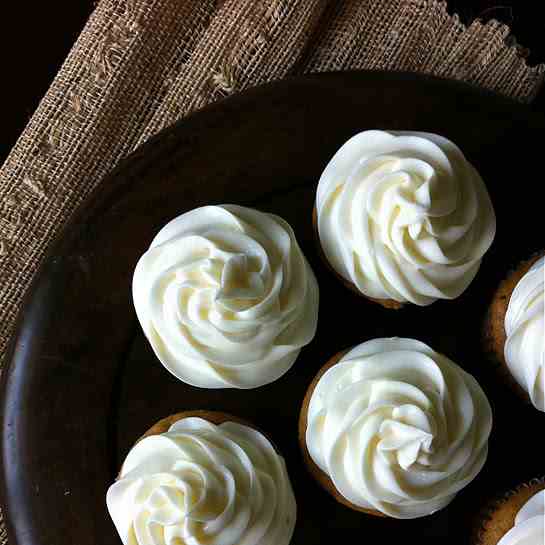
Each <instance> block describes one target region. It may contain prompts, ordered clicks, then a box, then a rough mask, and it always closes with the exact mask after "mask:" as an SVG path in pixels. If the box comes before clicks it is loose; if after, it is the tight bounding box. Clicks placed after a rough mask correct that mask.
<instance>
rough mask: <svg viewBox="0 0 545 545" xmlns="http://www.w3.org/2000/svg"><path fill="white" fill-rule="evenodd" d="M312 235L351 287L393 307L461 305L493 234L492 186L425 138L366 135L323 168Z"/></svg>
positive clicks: (437, 141) (448, 145)
mask: <svg viewBox="0 0 545 545" xmlns="http://www.w3.org/2000/svg"><path fill="white" fill-rule="evenodd" d="M314 217H315V222H314V223H315V230H316V234H317V238H318V240H319V243H320V247H321V251H322V253H323V256H324V258H325V261H326V262H327V264H328V265H329V266H330V267H331V268H332V269H333V271H334V272H335V274H336V276H337V277H338V278H340V279H341V280H342V282H343V283H344V284H348V285H349V286H350V287H351V288H352V289H354V290H355V291H356V292H358V293H360V294H361V295H364V296H365V297H367V298H369V299H371V300H372V301H375V302H378V303H380V304H381V305H383V306H385V307H387V308H400V307H401V306H402V305H403V304H406V303H413V304H415V305H420V306H425V305H429V304H431V303H433V302H434V301H436V300H437V299H454V298H455V297H458V296H459V295H460V294H461V293H462V292H463V291H464V290H465V289H466V288H467V287H468V285H469V284H470V283H471V281H472V280H473V278H474V276H475V275H476V274H477V271H478V269H479V266H480V263H481V258H482V257H483V255H484V254H485V252H486V251H487V250H488V248H489V247H490V245H491V244H492V241H493V239H494V235H495V232H496V219H495V215H494V210H493V207H492V203H491V201H490V198H489V196H488V192H487V190H486V187H485V184H484V182H483V180H482V179H481V177H480V175H479V174H478V172H477V171H476V169H475V168H474V167H473V166H472V165H471V164H470V163H469V162H468V161H467V160H466V158H465V157H464V155H463V154H462V152H461V151H460V150H459V149H458V147H457V146H456V145H455V144H453V143H452V142H451V141H450V140H447V139H446V138H444V137H442V136H439V135H436V134H431V133H423V132H407V131H389V132H386V131H379V130H370V131H364V132H361V133H359V134H357V135H355V136H354V137H352V138H351V139H350V140H348V141H347V142H346V143H345V144H344V145H343V146H342V147H341V148H340V149H339V150H338V151H337V153H336V154H335V155H334V156H333V158H332V159H331V161H330V162H329V164H328V165H327V166H326V168H325V170H324V172H323V173H322V176H321V177H320V181H319V183H318V189H317V193H316V203H315V211H314Z"/></svg>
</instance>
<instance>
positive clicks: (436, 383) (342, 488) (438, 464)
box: [299, 338, 492, 519]
mask: <svg viewBox="0 0 545 545" xmlns="http://www.w3.org/2000/svg"><path fill="white" fill-rule="evenodd" d="M491 426H492V414H491V410H490V405H489V403H488V400H487V399H486V396H485V394H484V393H483V391H482V390H481V388H480V386H479V385H478V384H477V382H476V381H475V379H474V378H473V377H472V376H471V375H469V374H467V373H466V372H465V371H463V370H462V369H461V368H460V367H458V366H457V365H456V364H455V363H453V362H452V361H450V360H449V359H448V358H446V357H445V356H443V355H441V354H438V353H437V352H435V351H434V350H432V349H431V348H430V347H429V346H427V345H425V344H424V343H421V342H419V341H416V340H413V339H402V338H390V339H374V340H371V341H367V342H364V343H363V344H360V345H359V346H357V347H355V348H352V349H351V350H350V351H348V352H346V353H342V352H341V353H340V354H338V355H337V356H335V357H333V358H332V359H331V360H330V361H329V362H328V363H327V364H326V365H325V366H324V367H323V368H322V370H321V371H320V372H319V373H318V375H317V376H316V378H315V379H314V381H313V382H312V383H311V385H310V387H309V389H308V391H307V394H306V396H305V399H304V402H303V407H302V410H301V415H300V420H299V441H300V446H301V449H302V452H303V456H304V459H305V462H306V464H307V467H308V469H309V471H310V473H311V474H312V475H313V477H314V478H315V479H316V480H317V481H318V483H319V484H320V485H321V486H322V487H323V488H324V489H325V490H327V492H329V493H330V494H332V495H333V496H334V497H335V498H336V499H337V501H339V502H340V503H342V504H344V505H346V506H348V507H350V508H352V509H354V510H357V511H361V512H364V513H367V514H371V515H377V516H386V517H393V518H399V519H412V518H418V517H423V516H426V515H430V514H431V513H434V512H435V511H438V510H439V509H443V508H444V507H445V506H447V505H448V504H449V503H450V502H451V500H452V499H453V498H454V497H455V495H456V494H457V493H458V492H459V491H460V490H461V489H462V488H464V487H465V486H466V485H467V484H469V483H470V482H471V481H472V480H473V479H474V478H475V477H476V475H477V474H478V473H479V471H480V470H481V468H482V466H483V464H484V463H485V460H486V457H487V453H488V436H489V434H490V430H491Z"/></svg>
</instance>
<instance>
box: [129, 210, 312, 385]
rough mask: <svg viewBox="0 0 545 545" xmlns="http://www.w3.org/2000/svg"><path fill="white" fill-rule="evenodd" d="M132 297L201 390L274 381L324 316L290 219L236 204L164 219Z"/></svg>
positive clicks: (160, 343)
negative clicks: (286, 219)
mask: <svg viewBox="0 0 545 545" xmlns="http://www.w3.org/2000/svg"><path fill="white" fill-rule="evenodd" d="M133 299H134V306H135V309H136V314H137V315H138V319H139V321H140V324H141V325H142V328H143V330H144V332H145V334H146V336H147V338H148V340H149V342H150V343H151V345H152V347H153V350H154V351H155V354H156V355H157V357H158V358H159V360H160V361H161V362H162V363H163V365H164V366H165V367H166V368H167V369H168V370H169V371H170V372H171V373H172V374H174V375H175V376H176V377H178V378H179V379H180V380H183V381H184V382H187V383H188V384H191V385H193V386H200V387H203V388H229V387H230V388H255V387H257V386H261V385H263V384H267V383H269V382H272V381H273V380H276V379H277V378H278V377H280V376H281V375H283V374H284V373H285V372H286V371H287V370H288V369H289V368H290V367H291V366H292V364H293V363H294V361H295V360H296V358H297V356H298V354H299V352H300V349H301V347H303V346H304V345H306V344H308V343H309V342H310V341H311V340H312V338H313V337H314V334H315V331H316V324H317V319H318V284H317V282H316V279H315V277H314V274H313V272H312V270H311V268H310V266H309V264H308V262H307V260H306V259H305V257H304V255H303V253H302V252H301V249H300V248H299V245H298V244H297V241H296V240H295V235H294V234H293V231H292V229H291V227H290V226H289V225H288V224H287V223H286V222H285V221H284V220H283V219H281V218H279V217H277V216H274V215H272V214H265V213H263V212H258V211H257V210H252V209H250V208H244V207H241V206H234V205H223V206H204V207H202V208H197V209H195V210H192V211H191V212H187V213H185V214H182V215H181V216H179V217H178V218H176V219H174V220H173V221H171V222H170V223H168V224H167V225H166V226H165V227H163V229H161V231H160V232H159V233H158V235H157V236H156V237H155V239H154V240H153V242H152V243H151V247H150V249H149V250H148V251H147V252H146V253H145V254H144V255H143V256H142V257H141V258H140V261H139V262H138V264H137V266H136V269H135V271H134V278H133Z"/></svg>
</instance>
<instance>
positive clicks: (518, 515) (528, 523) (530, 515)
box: [473, 478, 545, 545]
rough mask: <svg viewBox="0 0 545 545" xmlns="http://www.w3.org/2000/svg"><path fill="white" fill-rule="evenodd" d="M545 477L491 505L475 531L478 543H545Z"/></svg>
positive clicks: (475, 541) (475, 539) (528, 544)
mask: <svg viewBox="0 0 545 545" xmlns="http://www.w3.org/2000/svg"><path fill="white" fill-rule="evenodd" d="M544 527H545V480H544V479H543V478H541V479H534V480H532V481H530V482H529V483H525V484H522V485H520V486H519V487H517V488H516V489H515V490H512V491H510V492H508V493H507V494H505V495H504V496H503V497H502V498H501V499H499V500H495V501H493V502H491V504H490V505H488V506H487V507H486V508H485V510H484V513H483V514H482V515H481V520H480V522H479V525H478V527H477V530H476V532H475V537H474V539H473V544H474V545H543V543H545V534H544Z"/></svg>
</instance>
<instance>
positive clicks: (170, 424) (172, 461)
mask: <svg viewBox="0 0 545 545" xmlns="http://www.w3.org/2000/svg"><path fill="white" fill-rule="evenodd" d="M106 503H107V507H108V511H109V513H110V516H111V517H112V520H113V522H114V524H115V527H116V529H117V532H118V533H119V536H120V538H121V541H122V542H123V544H124V545H169V544H174V543H178V542H179V543H188V544H189V543H195V544H196V543H221V544H223V545H240V544H242V543H244V544H247V545H288V543H289V542H290V540H291V536H292V534H293V530H294V527H295V519H296V504H295V498H294V495H293V490H292V487H291V483H290V480H289V477H288V474H287V471H286V464H285V463H284V459H283V458H282V457H281V456H280V455H279V454H278V453H277V452H276V450H275V448H274V447H273V445H272V444H271V443H270V442H269V440H268V439H267V438H266V437H265V436H264V435H263V434H262V433H260V432H259V431H257V430H256V429H254V428H253V427H251V426H249V425H247V424H244V423H242V422H241V421H240V420H239V419H237V418H233V417H231V416H229V415H226V414H224V413H216V412H207V411H196V412H187V413H179V414H176V415H173V416H171V417H168V418H165V419H164V420H161V421H160V422H158V423H157V424H156V425H154V426H153V427H152V428H151V429H150V430H149V431H148V432H147V433H146V434H145V435H144V436H143V438H142V439H141V440H139V441H138V442H137V443H136V444H135V445H134V446H133V448H132V449H131V451H130V452H129V454H128V455H127V457H126V459H125V461H124V463H123V466H122V468H121V471H120V473H119V476H118V478H117V481H116V482H115V483H114V484H113V485H112V486H111V487H110V488H109V490H108V493H107V496H106Z"/></svg>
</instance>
